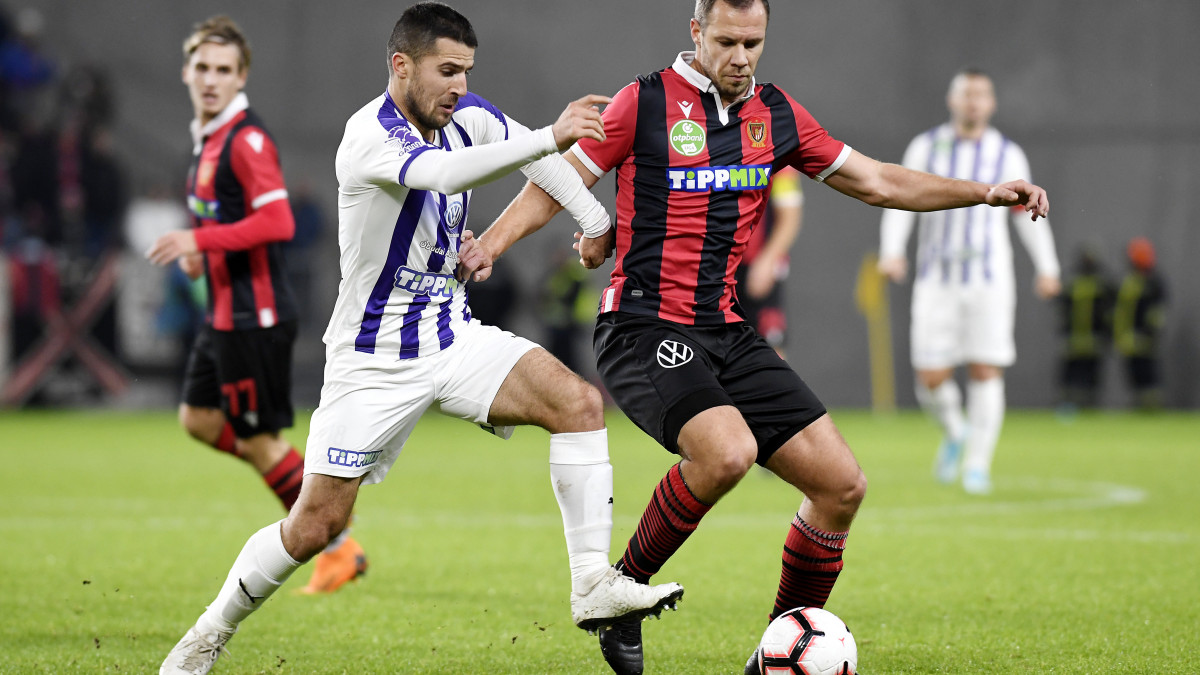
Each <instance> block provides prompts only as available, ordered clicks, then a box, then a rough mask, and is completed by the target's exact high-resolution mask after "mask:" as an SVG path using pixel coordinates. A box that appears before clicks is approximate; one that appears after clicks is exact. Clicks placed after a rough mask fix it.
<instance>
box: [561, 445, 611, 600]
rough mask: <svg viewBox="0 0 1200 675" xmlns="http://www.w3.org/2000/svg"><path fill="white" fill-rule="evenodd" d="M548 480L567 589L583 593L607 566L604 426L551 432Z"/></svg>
mask: <svg viewBox="0 0 1200 675" xmlns="http://www.w3.org/2000/svg"><path fill="white" fill-rule="evenodd" d="M550 483H551V485H552V486H553V487H554V497H555V498H556V499H557V500H558V509H559V511H562V519H563V533H564V534H565V535H566V539H567V559H568V561H569V562H570V566H571V591H572V592H575V593H580V594H583V593H587V592H588V591H590V590H591V589H592V587H594V586H595V585H596V584H597V583H598V582H599V581H600V578H601V577H602V576H604V573H605V571H606V570H607V569H608V567H609V565H610V563H609V560H608V550H609V545H610V543H611V541H612V509H613V504H612V496H613V471H612V464H610V463H609V462H608V430H607V429H599V430H597V431H583V432H577V433H567V434H552V435H551V436H550Z"/></svg>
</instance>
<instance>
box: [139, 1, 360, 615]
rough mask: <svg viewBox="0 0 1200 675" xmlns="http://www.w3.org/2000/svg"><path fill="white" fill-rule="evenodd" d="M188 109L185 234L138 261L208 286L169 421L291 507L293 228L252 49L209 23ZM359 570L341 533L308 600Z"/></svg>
mask: <svg viewBox="0 0 1200 675" xmlns="http://www.w3.org/2000/svg"><path fill="white" fill-rule="evenodd" d="M183 57H184V65H183V83H184V84H185V85H187V88H188V93H189V95H190V97H191V100H192V109H193V111H194V113H195V119H193V120H192V125H191V130H192V141H193V143H194V148H193V157H192V166H191V169H190V171H189V172H188V185H187V194H188V209H189V211H190V212H191V218H192V228H191V229H188V230H176V231H173V232H168V233H167V234H164V235H163V236H162V237H160V238H159V239H158V240H157V241H156V242H154V244H153V246H151V247H150V250H149V251H148V252H147V253H146V257H147V258H149V259H150V260H151V262H153V263H155V264H157V265H167V264H170V263H171V262H174V261H178V264H179V267H180V269H182V270H183V271H184V273H185V274H187V275H188V276H189V277H191V278H192V279H197V278H199V277H201V276H203V277H204V278H205V280H206V282H207V290H208V294H207V295H208V311H207V317H206V318H207V322H206V325H205V326H204V328H203V329H201V331H200V334H199V335H198V336H197V338H196V340H195V342H194V343H193V345H192V351H191V354H190V356H189V357H188V363H187V370H186V373H185V375H184V385H183V389H184V392H183V403H182V404H181V405H180V406H179V421H180V423H181V424H182V425H183V428H184V429H186V430H187V432H188V433H189V434H191V435H192V437H193V438H195V439H197V440H199V441H201V442H203V443H207V444H208V445H210V446H212V447H214V448H216V449H217V450H220V451H221V452H226V453H229V454H230V455H232V456H234V457H237V458H238V459H241V460H242V461H244V462H247V463H249V464H250V465H252V466H253V467H254V468H255V469H256V470H257V471H258V472H259V473H260V474H262V477H263V480H264V481H266V483H267V486H268V487H269V488H271V490H272V491H273V492H274V493H275V495H276V496H277V497H279V500H280V501H281V502H282V503H283V507H284V508H285V509H289V510H290V509H291V508H292V506H293V505H294V504H295V503H296V499H297V497H298V496H299V495H300V483H301V480H302V478H303V476H304V458H303V457H301V456H300V453H299V452H297V451H296V449H295V448H294V447H292V445H291V443H289V442H288V441H287V440H286V439H285V438H283V436H282V435H281V434H280V430H281V429H287V428H289V427H291V426H292V418H293V413H292V347H293V345H294V343H295V341H296V323H297V309H296V301H295V299H294V296H293V293H292V287H291V285H290V284H289V283H288V279H287V270H286V268H285V266H284V256H283V249H282V243H283V242H286V241H288V240H289V239H291V238H292V233H293V231H294V229H295V222H294V220H293V217H292V209H291V206H289V204H288V198H287V197H288V194H287V188H286V187H285V186H284V183H283V171H282V169H281V168H280V164H279V154H278V152H277V150H276V148H275V142H274V141H273V140H272V139H271V135H270V134H269V133H268V132H267V130H266V127H264V126H263V123H262V120H260V119H259V117H258V115H256V114H255V113H254V111H253V110H252V109H251V108H250V103H249V101H248V99H247V98H246V94H245V93H244V92H243V91H242V89H244V88H245V86H246V79H247V78H248V77H249V75H250V45H249V43H248V42H247V40H246V36H245V35H244V34H243V33H242V31H241V29H240V28H239V27H238V25H237V24H236V23H234V22H233V20H232V19H230V18H229V17H227V16H216V17H213V18H211V19H208V20H207V21H205V22H203V23H201V24H198V25H197V26H196V29H195V31H194V32H193V33H192V34H191V35H190V36H188V38H187V39H186V40H184V43H183ZM366 568H367V560H366V556H365V555H364V554H363V550H362V547H361V546H359V544H358V542H356V541H354V539H352V538H351V537H350V536H349V534H348V531H343V532H342V533H341V534H340V535H339V536H338V537H336V538H335V539H334V540H333V541H331V542H330V544H329V547H328V548H327V549H326V550H325V551H324V552H323V553H322V554H321V555H320V556H319V557H318V559H317V563H316V565H315V567H314V569H313V576H312V579H311V580H310V581H309V583H308V585H307V586H305V588H304V591H305V592H308V593H319V592H329V591H334V590H336V589H337V588H338V587H340V586H341V585H342V584H344V583H346V582H348V581H350V580H352V579H354V578H355V577H357V576H359V575H361V574H363V573H364V572H365V571H366Z"/></svg>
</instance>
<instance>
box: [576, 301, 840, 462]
mask: <svg viewBox="0 0 1200 675" xmlns="http://www.w3.org/2000/svg"><path fill="white" fill-rule="evenodd" d="M593 346H594V348H595V350H596V367H597V369H598V370H599V372H600V377H601V379H602V380H603V381H604V386H605V387H606V388H607V389H608V393H609V394H610V395H611V396H612V397H613V400H615V401H616V402H617V405H618V406H620V407H621V410H623V411H624V412H625V414H626V415H628V416H629V419H631V420H633V422H634V424H636V425H638V426H639V427H641V429H642V430H643V431H645V432H646V433H648V434H650V435H651V436H653V437H654V439H655V440H657V441H658V442H659V443H660V444H661V445H662V446H663V447H664V448H666V449H667V450H670V451H671V452H674V453H676V454H678V452H679V446H678V440H679V431H680V429H682V428H683V425H684V424H686V423H687V421H688V420H690V419H691V418H693V417H695V416H696V415H697V414H698V413H700V412H703V411H705V410H708V409H709V408H715V407H717V406H723V405H731V406H734V407H736V408H737V409H738V411H740V412H741V413H742V417H744V418H745V420H746V423H747V424H748V425H749V427H750V431H751V432H753V434H754V438H755V440H757V441H758V459H757V462H758V463H759V464H765V463H766V461H767V460H768V459H769V458H770V457H771V455H772V454H774V452H775V451H776V450H778V449H779V448H780V446H782V445H783V444H784V443H786V442H787V441H788V439H790V438H791V437H792V436H794V435H796V434H797V433H798V432H799V431H800V430H802V429H804V428H805V427H807V426H808V425H809V424H812V423H813V421H815V420H816V419H817V418H818V417H820V416H821V415H824V414H825V406H824V405H822V404H821V401H820V400H818V399H817V396H816V394H814V393H813V392H812V390H811V389H809V388H808V385H807V384H805V383H804V380H802V379H800V376H799V375H797V374H796V371H794V370H792V368H791V366H789V365H788V364H787V362H786V361H784V360H783V359H781V358H779V355H778V354H776V353H775V350H774V349H772V348H771V346H770V345H768V344H767V343H766V342H765V341H764V340H763V339H762V337H761V336H759V335H758V334H757V333H755V332H754V329H753V328H751V327H750V326H748V325H746V324H745V323H733V324H726V325H723V326H685V325H681V324H677V323H673V322H670V321H664V320H662V319H657V318H651V317H641V316H629V315H622V314H618V313H616V312H612V313H609V314H605V315H603V316H601V317H600V319H599V320H598V321H597V322H596V334H595V339H594V341H593Z"/></svg>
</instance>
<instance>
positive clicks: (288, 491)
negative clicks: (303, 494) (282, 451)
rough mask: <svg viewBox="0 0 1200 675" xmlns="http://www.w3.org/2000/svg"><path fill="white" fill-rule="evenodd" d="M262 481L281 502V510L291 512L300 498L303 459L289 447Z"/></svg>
mask: <svg viewBox="0 0 1200 675" xmlns="http://www.w3.org/2000/svg"><path fill="white" fill-rule="evenodd" d="M263 480H264V481H266V483H267V487H269V488H271V490H272V491H273V492H274V493H275V496H276V497H279V501H281V502H283V508H285V509H287V510H288V511H291V510H292V505H293V504H295V503H296V499H297V498H298V497H299V496H300V483H302V482H303V481H304V457H303V456H301V455H300V453H298V452H296V449H295V448H292V447H289V448H288V453H287V454H286V455H284V456H283V459H281V460H279V463H278V464H276V465H275V468H273V469H271V470H270V471H268V472H266V473H265V474H263Z"/></svg>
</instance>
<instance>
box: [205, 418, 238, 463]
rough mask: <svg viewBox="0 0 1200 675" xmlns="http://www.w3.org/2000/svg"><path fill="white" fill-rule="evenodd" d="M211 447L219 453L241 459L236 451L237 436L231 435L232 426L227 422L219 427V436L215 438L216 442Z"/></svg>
mask: <svg viewBox="0 0 1200 675" xmlns="http://www.w3.org/2000/svg"><path fill="white" fill-rule="evenodd" d="M212 446H213V447H214V448H216V449H217V450H220V451H221V452H228V453H229V454H231V455H233V456H234V457H241V455H239V454H238V450H237V434H235V433H233V425H232V424H230V423H229V422H226V423H225V426H223V427H221V435H220V436H217V440H216V442H214V443H213V444H212Z"/></svg>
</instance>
